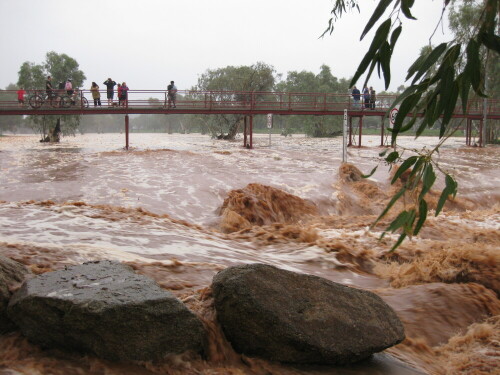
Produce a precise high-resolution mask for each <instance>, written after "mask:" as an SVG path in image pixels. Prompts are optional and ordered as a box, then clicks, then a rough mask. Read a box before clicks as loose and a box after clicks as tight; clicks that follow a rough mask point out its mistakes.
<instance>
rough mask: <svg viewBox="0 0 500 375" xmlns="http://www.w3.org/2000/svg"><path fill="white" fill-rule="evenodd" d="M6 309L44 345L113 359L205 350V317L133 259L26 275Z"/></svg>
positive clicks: (149, 357) (140, 358)
mask: <svg viewBox="0 0 500 375" xmlns="http://www.w3.org/2000/svg"><path fill="white" fill-rule="evenodd" d="M8 314H9V316H10V317H11V319H12V320H14V321H15V322H16V323H17V325H18V326H19V327H20V329H21V331H22V333H23V334H24V335H25V336H27V337H28V338H29V339H30V340H31V341H33V342H35V343H38V344H40V345H42V346H44V347H51V348H52V347H56V348H61V349H71V350H76V351H79V352H88V353H93V354H95V355H97V356H99V357H103V358H107V359H112V360H154V359H159V358H161V357H163V356H164V355H165V354H168V353H182V352H184V351H187V350H192V351H195V352H202V351H203V347H204V342H205V331H204V329H203V325H202V323H201V321H200V320H199V319H198V318H197V317H196V316H195V315H194V314H193V313H192V312H191V311H189V310H188V309H187V308H186V307H185V306H184V304H183V303H182V302H180V301H179V300H177V299H176V298H175V297H174V296H173V295H172V294H171V293H169V292H167V291H165V290H163V289H161V288H160V287H159V286H158V285H157V284H156V283H155V282H154V281H153V280H151V279H148V278H147V277H145V276H142V275H137V274H135V273H134V272H133V271H132V269H131V268H130V267H128V266H125V265H122V264H120V263H115V262H110V261H101V262H94V263H85V264H83V265H80V266H74V267H69V268H68V269H66V270H61V271H56V272H49V273H45V274H43V275H40V276H38V277H36V278H34V279H31V280H29V281H27V282H26V283H25V284H24V285H23V286H22V288H21V289H20V290H19V291H17V292H16V293H15V294H14V296H13V297H12V299H11V301H10V304H9V307H8Z"/></svg>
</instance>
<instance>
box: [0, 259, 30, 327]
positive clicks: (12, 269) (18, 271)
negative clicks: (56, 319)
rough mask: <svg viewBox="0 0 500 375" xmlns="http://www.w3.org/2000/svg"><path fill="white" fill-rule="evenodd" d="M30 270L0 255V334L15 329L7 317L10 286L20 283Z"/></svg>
mask: <svg viewBox="0 0 500 375" xmlns="http://www.w3.org/2000/svg"><path fill="white" fill-rule="evenodd" d="M30 274H31V272H30V271H29V270H28V269H27V268H26V267H24V266H23V265H22V264H21V263H18V262H16V261H13V260H12V259H10V258H6V257H4V256H1V255H0V334H1V333H5V332H9V331H11V330H13V329H15V325H14V323H12V321H11V320H10V319H9V318H8V317H7V305H8V304H9V300H10V298H11V292H10V290H11V288H13V287H15V286H16V285H17V284H21V283H22V282H23V281H24V279H25V278H26V277H27V276H28V275H30Z"/></svg>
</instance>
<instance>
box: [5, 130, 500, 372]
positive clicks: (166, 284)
mask: <svg viewBox="0 0 500 375" xmlns="http://www.w3.org/2000/svg"><path fill="white" fill-rule="evenodd" d="M254 139H255V141H254V142H255V149H254V150H247V149H244V148H242V147H241V141H238V142H226V141H214V140H211V139H210V138H209V137H208V136H205V135H199V134H185V135H168V134H131V136H130V144H131V149H130V150H129V151H125V150H123V143H124V135H119V134H107V135H106V134H105V135H103V134H89V135H79V136H76V137H68V138H64V139H63V141H62V142H61V143H60V144H41V143H39V142H38V137H37V136H5V137H0V169H1V174H0V254H2V255H5V256H8V257H11V258H13V259H15V260H17V261H19V262H21V263H23V264H25V265H27V266H28V267H29V268H30V269H31V270H32V271H33V272H35V273H43V272H47V271H51V270H56V269H60V268H63V267H64V266H65V265H69V264H77V263H81V262H84V261H88V260H99V259H115V260H119V261H122V262H125V263H127V264H130V265H131V266H132V267H133V268H134V269H135V270H136V271H137V272H139V273H142V274H145V275H147V276H149V277H151V278H153V279H155V280H156V281H157V282H158V283H159V285H160V286H161V287H163V288H165V289H167V290H169V291H171V292H173V293H174V294H175V295H177V296H178V297H179V298H180V299H181V300H182V301H183V302H184V303H185V304H186V305H187V306H188V307H189V308H190V309H192V310H193V311H194V312H195V313H196V314H198V315H199V316H200V317H201V318H202V320H203V321H204V323H205V325H206V327H207V329H208V331H209V333H210V350H209V353H208V356H207V358H199V357H195V356H190V355H181V356H172V357H169V358H166V359H165V360H164V361H162V362H161V363H127V364H117V363H112V362H107V361H103V360H100V359H97V358H94V357H90V356H84V355H79V354H76V353H63V352H59V351H47V350H43V349H41V348H38V347H36V346H34V345H32V344H30V343H29V342H28V341H27V340H26V339H24V338H23V337H22V336H21V335H20V334H19V333H12V334H9V335H4V336H2V337H0V373H1V374H30V375H31V374H57V375H58V374H61V375H62V374H65V375H66V374H102V375H115V374H116V375H118V374H256V375H257V374H258V375H260V374H334V375H335V374H348V375H349V374H367V375H375V374H388V375H390V374H394V375H403V374H420V373H421V374H436V375H445V374H446V375H448V374H471V375H472V374H474V375H478V374H493V373H497V374H498V367H499V363H500V345H499V342H500V302H499V299H498V297H499V295H500V280H499V275H500V271H499V264H500V250H499V249H500V188H499V187H500V169H499V165H500V148H498V147H487V148H484V149H480V148H468V147H465V146H464V140H463V139H461V138H453V139H450V141H449V142H448V143H447V144H446V145H445V146H444V147H443V148H442V151H441V153H440V155H439V164H440V166H441V167H442V168H443V169H445V170H447V171H448V172H449V173H451V174H453V176H455V177H456V179H457V180H458V183H459V193H458V195H457V197H456V198H455V200H454V201H453V202H451V203H450V204H447V205H446V206H445V209H444V211H443V213H442V214H441V215H439V216H438V217H434V216H433V215H429V218H428V222H427V223H426V225H425V227H424V228H423V229H422V231H421V233H420V235H419V236H418V238H413V239H411V240H409V241H406V242H404V243H403V244H402V245H401V246H400V248H398V249H397V250H396V251H395V252H393V253H391V252H389V250H390V248H391V246H392V244H393V243H394V240H395V239H396V238H397V235H392V234H391V235H387V236H386V237H385V238H384V239H383V240H382V241H379V237H380V234H381V232H382V231H383V229H384V228H385V226H386V225H387V223H388V222H389V221H388V219H384V220H383V221H382V222H381V223H380V224H379V225H377V226H376V227H375V228H373V229H372V230H371V231H370V230H369V229H368V228H369V226H370V225H371V224H372V223H373V221H374V220H375V218H376V217H377V216H378V214H379V213H380V212H381V209H382V208H383V207H384V206H385V204H386V203H387V201H388V199H389V198H390V194H391V192H392V191H393V189H394V187H392V186H391V185H390V182H389V177H388V176H389V171H388V170H387V167H386V166H384V165H381V167H380V168H379V169H378V170H377V172H376V174H374V175H373V176H372V177H371V178H370V179H367V180H366V179H362V178H360V174H361V173H368V172H369V171H370V170H371V169H372V168H373V166H375V165H376V163H377V160H378V159H377V156H378V153H379V152H380V151H381V148H380V147H378V146H377V145H378V142H379V138H378V137H369V136H368V137H364V142H365V143H364V144H365V147H362V148H359V149H358V148H351V149H349V151H348V162H349V164H346V165H341V139H313V138H307V137H303V136H297V135H294V136H293V137H286V138H285V137H279V136H275V137H274V139H273V141H272V146H271V147H269V146H268V136H267V135H265V136H264V135H263V136H258V135H256V136H255V138H254ZM435 142H436V139H435V138H425V137H423V138H420V139H418V140H417V141H415V140H414V139H413V138H407V139H406V138H402V140H401V143H402V144H403V145H406V146H408V147H423V146H426V147H431V146H432V145H433V144H434V143H435ZM442 183H443V182H442V181H439V182H438V188H439V186H442ZM437 197H438V193H437V192H436V193H434V201H435V199H437ZM432 201H433V199H431V200H430V203H431V205H432ZM434 204H435V202H434ZM252 262H262V263H267V264H273V265H276V266H278V267H281V268H285V269H288V270H292V271H296V272H302V273H309V274H315V275H318V276H321V277H324V278H327V279H330V280H333V281H336V282H339V283H343V284H345V285H350V286H354V287H358V288H364V289H369V290H372V291H373V292H375V293H377V294H379V295H380V296H381V297H382V298H383V299H384V300H385V301H386V302H387V303H388V304H389V305H391V306H392V307H393V308H394V310H395V311H396V312H397V314H398V316H399V317H400V318H401V320H402V322H403V323H404V325H405V329H406V333H407V339H406V340H405V341H404V342H402V343H401V344H399V345H397V346H395V347H393V348H390V349H388V350H386V351H385V352H384V353H382V354H379V355H377V356H375V357H374V358H373V359H372V360H371V361H368V362H365V363H362V364H359V365H356V366H351V367H345V368H335V367H318V366H316V367H314V366H309V367H300V366H290V365H283V364H278V363H271V362H268V361H264V360H260V359H255V358H248V357H246V356H244V355H239V354H237V353H235V352H234V351H233V350H232V348H231V346H230V344H229V343H228V342H227V341H226V340H225V339H224V337H223V335H222V334H221V331H220V327H219V326H218V324H217V321H216V319H215V312H214V308H213V299H212V295H211V290H210V283H211V280H212V277H213V276H214V275H215V274H216V273H217V272H218V271H220V270H222V269H224V268H225V267H228V266H231V265H236V264H242V263H252Z"/></svg>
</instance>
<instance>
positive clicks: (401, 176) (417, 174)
mask: <svg viewBox="0 0 500 375" xmlns="http://www.w3.org/2000/svg"><path fill="white" fill-rule="evenodd" d="M414 3H415V1H414V0H396V1H393V0H379V1H378V4H377V6H376V8H375V10H374V12H373V14H372V15H371V17H370V19H369V21H368V22H367V24H366V26H365V28H364V30H363V31H362V33H361V39H363V38H364V37H365V36H366V35H367V34H368V33H369V32H370V31H371V30H372V29H373V28H374V27H375V26H376V25H378V27H377V29H376V31H375V34H374V36H373V40H372V42H371V45H370V47H369V49H368V51H367V52H366V54H365V56H364V57H363V59H362V60H361V62H360V64H359V66H358V68H357V70H356V73H355V74H354V77H353V78H352V81H351V85H350V86H352V85H354V84H355V83H356V82H357V81H358V80H359V79H360V78H361V76H363V75H364V77H365V81H364V82H365V83H366V82H368V80H369V79H370V76H371V74H372V73H373V71H374V69H375V67H376V68H377V71H378V74H379V76H380V75H381V74H382V75H383V77H384V81H385V87H386V89H387V87H389V83H390V81H391V57H392V53H393V51H394V49H395V47H396V45H397V41H398V38H399V36H400V35H401V33H402V31H403V22H407V21H408V20H416V18H415V17H414V16H413V15H412V13H411V10H412V7H413V5H414ZM450 3H451V4H452V5H453V6H455V5H458V6H460V4H475V6H477V11H475V14H476V15H477V16H476V17H474V16H471V17H468V18H467V19H469V20H470V23H468V25H469V26H468V28H467V33H461V34H458V33H457V34H456V36H455V38H454V39H452V40H450V41H449V42H445V43H441V44H439V45H438V46H436V47H432V48H429V49H428V52H426V53H424V54H422V55H420V56H419V57H418V59H417V60H416V61H415V62H414V63H413V64H412V65H411V66H410V67H409V68H408V74H407V77H406V80H407V81H409V82H410V85H409V86H408V87H407V88H406V89H405V91H404V92H403V93H402V94H401V95H400V96H399V97H398V98H397V99H396V101H395V102H394V103H393V106H396V105H398V104H399V105H400V107H399V112H398V114H397V116H396V119H395V123H394V126H393V128H391V129H389V130H390V131H391V133H392V137H391V145H392V146H393V148H394V150H393V151H392V152H390V153H389V154H387V152H385V151H384V152H383V153H381V154H380V156H381V157H384V159H383V161H384V162H386V163H388V164H390V165H391V167H392V166H397V167H398V168H397V171H396V173H395V174H394V176H393V178H392V181H391V183H392V184H395V183H396V182H398V183H401V185H402V187H401V188H400V189H399V190H398V191H397V193H396V194H395V195H394V196H393V197H392V199H391V201H390V202H389V204H388V205H387V207H386V208H385V209H384V210H383V212H382V213H381V215H380V216H379V218H378V219H377V220H376V222H375V223H377V222H378V221H379V220H380V219H381V218H382V217H384V216H385V215H386V214H387V212H388V211H389V210H390V209H391V207H392V206H393V205H394V204H395V203H396V202H397V201H399V200H402V201H403V202H404V203H405V205H404V207H405V209H404V210H403V211H402V212H400V213H399V214H398V215H397V216H396V218H395V219H394V220H393V221H392V222H391V223H390V224H389V226H388V227H387V229H386V231H387V232H393V233H394V232H398V233H399V234H400V236H399V239H398V241H397V242H396V244H395V245H394V247H393V249H394V248H396V247H397V246H399V244H400V243H401V242H402V241H403V240H404V239H405V238H406V237H407V236H408V237H411V236H413V235H416V234H418V233H419V231H420V229H421V228H422V226H423V224H424V222H425V220H426V218H427V214H428V211H429V209H428V205H427V202H426V200H425V198H426V197H427V194H428V193H429V192H430V190H431V188H432V187H433V186H434V183H435V182H436V180H437V176H436V173H435V169H437V170H439V171H441V172H442V173H443V175H444V180H445V181H444V182H445V188H444V189H443V191H442V193H441V196H440V198H439V201H438V203H437V207H436V210H435V215H436V216H437V215H438V214H439V212H440V211H441V209H442V208H443V206H444V204H445V202H446V200H447V199H448V198H449V197H450V196H452V197H454V196H455V195H456V193H457V182H456V181H455V179H454V178H453V177H452V176H451V175H450V174H448V173H447V172H446V171H444V170H443V169H442V168H441V167H440V165H439V163H438V161H436V160H434V158H433V156H434V155H435V154H436V153H437V152H438V150H439V148H440V147H441V146H442V144H443V143H444V142H445V141H446V139H447V138H449V137H450V136H451V135H453V134H454V132H455V131H456V130H457V127H456V126H453V122H452V121H451V119H452V114H453V111H454V109H455V107H456V106H457V105H460V106H461V108H462V109H463V112H464V113H465V112H466V109H467V103H468V100H469V99H470V98H483V97H486V94H487V91H486V90H485V83H486V82H487V81H486V75H485V72H486V70H487V66H488V64H490V62H489V61H490V59H495V61H496V62H498V55H499V53H500V37H499V36H498V35H497V32H498V10H499V9H498V7H499V3H498V0H484V1H482V2H477V1H476V2H474V1H472V0H463V1H458V0H444V1H443V13H444V11H445V9H446V7H447V6H449V5H450ZM360 4H361V1H359V0H336V1H335V4H334V7H333V9H332V11H331V14H332V15H333V17H332V18H330V21H329V25H328V27H327V29H326V30H325V32H324V34H323V35H325V34H327V33H332V32H333V31H334V26H335V23H336V22H337V21H338V19H339V18H341V17H342V15H343V14H344V13H346V12H348V11H351V10H355V9H356V10H358V11H359V10H360ZM457 9H458V8H457ZM383 16H384V17H385V19H383V18H382V17H383ZM441 22H442V21H440V23H441ZM464 29H465V28H464ZM431 40H432V35H431V38H430V42H429V44H430V43H431ZM484 57H486V58H484ZM418 112H422V113H423V114H424V115H423V121H422V122H421V123H420V124H419V126H418V129H417V132H416V136H417V137H418V136H419V135H420V134H422V132H423V131H424V129H426V128H430V127H432V126H433V125H434V123H435V122H436V121H437V120H438V119H441V125H440V134H439V137H440V142H439V143H438V145H437V146H436V147H435V148H433V149H431V150H429V149H422V150H409V149H405V148H403V147H401V146H399V145H398V144H397V138H398V135H399V134H402V133H405V132H407V131H409V130H410V129H411V128H412V127H413V126H414V125H415V123H416V121H417V117H416V116H413V117H409V118H408V119H407V118H406V116H407V115H409V114H410V113H418ZM406 151H410V152H412V153H411V154H410V155H411V156H405V155H404V153H405V152H406ZM386 154H387V155H386ZM375 169H376V168H374V169H373V171H372V173H373V172H374V171H375ZM370 175H371V174H370ZM384 234H385V232H384Z"/></svg>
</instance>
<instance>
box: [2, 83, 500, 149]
mask: <svg viewBox="0 0 500 375" xmlns="http://www.w3.org/2000/svg"><path fill="white" fill-rule="evenodd" d="M53 95H54V96H53V97H52V98H50V99H49V98H47V96H46V94H45V91H40V90H38V91H37V90H31V91H28V92H27V93H26V95H25V96H24V102H20V101H19V100H18V95H17V92H16V91H9V90H0V116H13V115H104V114H114V115H116V114H122V115H125V134H126V148H128V128H129V117H128V115H130V114H164V115H169V114H199V115H214V114H234V115H243V116H244V129H243V138H244V141H243V142H244V143H243V144H244V146H245V147H249V148H252V146H253V142H252V135H253V116H255V115H267V114H273V115H284V116H286V115H313V116H344V111H345V110H347V114H348V123H349V135H348V145H349V146H354V145H356V146H358V147H360V146H361V140H362V132H363V118H365V117H367V116H377V117H379V118H380V119H381V124H382V125H381V134H380V137H381V146H384V145H386V144H387V142H388V140H387V134H384V131H385V127H386V125H385V124H384V122H386V123H387V125H389V121H390V115H388V113H389V111H390V110H391V109H393V108H392V103H393V102H394V100H395V99H396V96H395V95H377V97H376V100H375V101H374V102H373V101H370V102H366V103H365V102H364V101H363V97H362V96H361V99H360V100H359V101H355V100H354V99H353V97H352V95H351V94H350V93H346V94H338V93H299V92H255V91H253V92H244V91H193V90H179V91H177V94H176V95H175V97H169V95H168V93H167V91H166V90H129V91H128V93H127V98H126V99H125V100H118V98H116V93H115V97H114V98H113V100H108V99H107V93H106V91H105V90H103V91H101V92H100V100H101V105H99V103H95V102H94V100H93V99H92V93H91V92H90V91H89V90H80V91H76V93H75V94H74V95H73V96H72V97H69V96H68V95H67V93H66V92H65V91H62V92H58V91H57V90H54V93H53ZM409 115H410V116H422V113H410V114H409ZM453 117H455V118H463V119H465V121H466V127H465V134H466V144H468V145H470V144H471V139H472V131H473V128H476V130H478V138H479V145H482V144H483V140H482V133H483V132H482V127H483V121H484V120H485V119H492V120H498V119H500V101H499V100H496V99H488V100H482V99H480V100H470V101H469V102H468V103H467V111H466V112H465V113H463V111H462V106H461V105H460V106H457V108H456V109H455V111H454V114H453ZM353 119H357V120H358V121H357V124H354V125H353ZM355 125H357V126H355ZM356 138H357V139H356Z"/></svg>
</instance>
